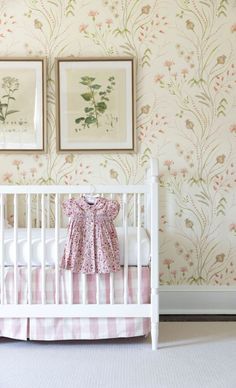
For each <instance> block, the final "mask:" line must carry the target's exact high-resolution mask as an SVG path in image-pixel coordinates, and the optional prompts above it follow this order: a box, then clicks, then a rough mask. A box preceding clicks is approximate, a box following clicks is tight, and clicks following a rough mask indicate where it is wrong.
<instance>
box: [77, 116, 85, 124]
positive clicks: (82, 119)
mask: <svg viewBox="0 0 236 388" xmlns="http://www.w3.org/2000/svg"><path fill="white" fill-rule="evenodd" d="M84 120H85V118H84V117H79V118H78V119H75V122H76V124H79V123H80V122H81V121H84Z"/></svg>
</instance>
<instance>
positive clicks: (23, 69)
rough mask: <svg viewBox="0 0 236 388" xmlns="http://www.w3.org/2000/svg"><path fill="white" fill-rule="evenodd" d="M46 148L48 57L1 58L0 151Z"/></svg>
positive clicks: (43, 150)
mask: <svg viewBox="0 0 236 388" xmlns="http://www.w3.org/2000/svg"><path fill="white" fill-rule="evenodd" d="M45 150H46V58H41V57H40V58H38V57H37V58H0V153H3V152H5V153H11V152H14V153H16V152H24V153H25V152H31V153H32V152H37V153H39V152H45Z"/></svg>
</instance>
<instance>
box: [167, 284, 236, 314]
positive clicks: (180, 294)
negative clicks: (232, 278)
mask: <svg viewBox="0 0 236 388" xmlns="http://www.w3.org/2000/svg"><path fill="white" fill-rule="evenodd" d="M160 313H161V314H236V287H233V286H228V287H223V286H221V287H214V286H161V287H160Z"/></svg>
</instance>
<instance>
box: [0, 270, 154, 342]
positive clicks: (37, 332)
mask: <svg viewBox="0 0 236 388" xmlns="http://www.w3.org/2000/svg"><path fill="white" fill-rule="evenodd" d="M68 276H69V271H62V273H61V274H60V283H59V284H60V303H68V300H69V287H68V284H69V282H68V279H67V277H68ZM87 278H88V282H87V298H88V302H89V303H96V291H95V290H96V277H95V275H88V277H87ZM123 279H124V271H123V269H121V270H120V271H119V272H117V273H115V274H114V290H115V291H114V303H123V292H124V281H123ZM141 279H142V287H141V303H150V270H149V268H148V267H142V269H141ZM5 285H6V287H5V303H13V299H14V295H13V292H12V290H13V285H14V269H13V268H10V267H9V268H6V269H5ZM99 288H100V303H101V304H103V303H109V295H110V282H109V274H102V275H100V287H99ZM18 289H19V292H18V295H19V300H18V302H19V303H27V269H26V268H19V269H18ZM54 291H55V271H54V269H52V268H50V269H49V268H48V269H46V295H45V296H46V303H54V302H55V300H54ZM73 301H74V303H81V302H82V282H81V275H79V274H73ZM40 302H41V270H40V269H39V268H33V269H32V303H40ZM128 303H137V268H135V267H129V269H128ZM149 332H150V319H149V318H50V319H49V318H37V319H35V318H34V319H18V318H14V319H0V336H3V337H10V338H15V339H22V340H26V339H27V338H29V339H32V340H47V341H50V340H51V341H55V340H71V339H101V338H118V337H134V336H141V335H147V334H148V333H149Z"/></svg>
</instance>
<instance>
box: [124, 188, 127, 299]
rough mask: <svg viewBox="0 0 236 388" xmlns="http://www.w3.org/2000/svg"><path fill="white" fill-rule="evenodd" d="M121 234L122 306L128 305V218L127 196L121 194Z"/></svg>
mask: <svg viewBox="0 0 236 388" xmlns="http://www.w3.org/2000/svg"><path fill="white" fill-rule="evenodd" d="M123 233H124V252H123V256H124V304H127V303H128V218H127V194H123Z"/></svg>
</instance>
